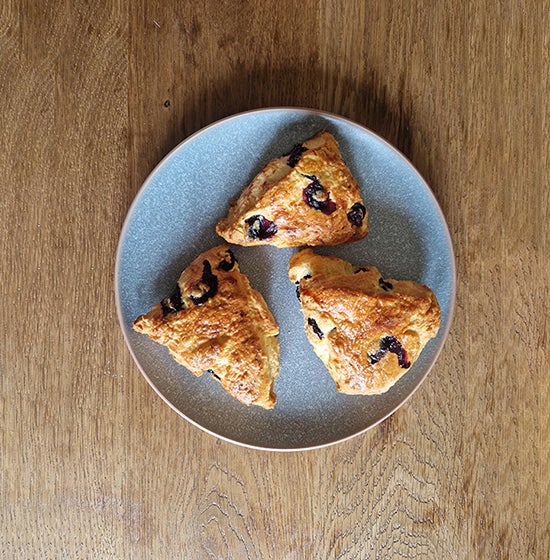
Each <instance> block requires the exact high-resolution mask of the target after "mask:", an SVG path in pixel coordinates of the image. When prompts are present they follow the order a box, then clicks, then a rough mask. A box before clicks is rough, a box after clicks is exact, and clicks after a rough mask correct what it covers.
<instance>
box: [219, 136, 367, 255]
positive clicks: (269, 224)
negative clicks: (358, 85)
mask: <svg viewBox="0 0 550 560" xmlns="http://www.w3.org/2000/svg"><path fill="white" fill-rule="evenodd" d="M216 231H217V233H218V234H219V235H221V236H222V237H223V238H224V239H225V240H226V241H228V242H230V243H235V244H237V245H274V246H276V247H296V246H300V245H337V244H339V243H345V242H347V241H355V240H357V239H361V238H363V237H365V235H367V232H368V224H367V210H366V209H365V206H364V204H363V199H362V197H361V191H360V189H359V186H358V185H357V181H356V180H355V179H354V178H353V175H352V174H351V171H350V170H349V169H348V167H347V166H346V164H345V163H344V160H343V159H342V156H341V155H340V151H339V150H338V143H337V142H336V140H335V139H334V137H333V136H332V135H331V134H330V133H328V132H326V131H323V132H321V133H319V134H317V135H316V136H314V137H313V138H310V139H309V140H307V141H306V142H304V143H303V144H297V145H295V146H294V148H293V149H292V150H291V151H290V153H288V154H286V155H284V156H282V157H280V158H278V159H274V160H272V161H270V162H269V163H268V164H267V165H266V166H265V167H264V168H263V169H262V171H261V172H260V173H259V174H258V175H257V176H256V177H255V178H254V179H253V181H252V182H251V183H250V184H249V185H248V186H247V187H246V188H245V189H244V190H243V192H242V194H241V196H240V197H239V199H238V200H237V201H236V202H234V203H232V207H231V209H230V210H229V214H228V216H227V217H226V218H223V219H222V220H220V221H219V222H218V225H217V227H216Z"/></svg>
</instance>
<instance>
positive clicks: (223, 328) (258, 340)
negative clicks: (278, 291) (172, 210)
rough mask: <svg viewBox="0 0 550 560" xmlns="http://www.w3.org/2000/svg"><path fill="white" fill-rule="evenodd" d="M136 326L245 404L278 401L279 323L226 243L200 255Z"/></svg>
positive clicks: (271, 403) (176, 358) (141, 317)
mask: <svg viewBox="0 0 550 560" xmlns="http://www.w3.org/2000/svg"><path fill="white" fill-rule="evenodd" d="M133 326H134V329H135V330H136V331H137V332H140V333H145V334H147V335H148V336H149V337H151V338H152V339H153V340H154V341H156V342H158V343H160V344H163V345H164V346H166V347H167V348H168V350H169V352H170V354H171V355H172V356H173V357H174V359H175V360H176V361H178V362H179V363H180V364H182V365H184V366H185V367H186V368H187V369H188V370H189V371H190V372H191V373H193V374H194V375H197V376H200V375H202V374H203V373H204V372H208V373H210V374H211V375H212V376H213V377H215V378H216V379H217V380H218V381H219V382H220V383H221V384H222V386H223V388H224V389H225V390H226V391H227V392H228V393H229V394H230V395H232V396H233V397H235V398H236V399H238V400H239V401H241V402H242V403H244V404H245V405H258V406H261V407H263V408H273V406H274V405H275V401H276V397H275V393H274V392H273V383H274V381H275V378H276V377H277V375H278V372H279V342H278V339H277V335H278V334H279V328H278V326H277V324H276V323H275V319H274V318H273V315H272V314H271V312H270V311H269V310H268V308H267V305H266V303H265V301H264V299H263V298H262V296H261V295H260V293H259V292H257V291H256V290H254V289H252V288H251V286H250V283H249V281H248V279H247V277H246V276H245V275H244V274H242V273H241V272H240V271H239V265H238V264H237V262H236V260H235V257H234V255H233V253H232V252H231V250H230V249H229V247H228V246H227V245H221V246H219V247H215V248H214V249H210V250H209V251H206V252H204V253H202V254H201V255H199V256H198V257H197V258H196V259H195V260H194V261H193V262H192V263H191V264H190V265H189V267H188V268H186V269H185V270H184V271H183V272H182V274H181V276H180V278H179V280H178V283H177V285H176V289H175V291H174V293H173V294H172V295H171V296H170V297H167V298H165V299H163V300H162V301H161V302H160V303H157V304H156V305H154V306H153V308H152V309H151V311H149V313H147V314H146V315H141V316H140V317H138V318H137V319H136V320H135V322H134V325H133Z"/></svg>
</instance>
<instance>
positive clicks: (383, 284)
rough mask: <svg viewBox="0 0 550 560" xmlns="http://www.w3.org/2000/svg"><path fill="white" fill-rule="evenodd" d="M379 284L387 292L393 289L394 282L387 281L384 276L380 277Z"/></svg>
mask: <svg viewBox="0 0 550 560" xmlns="http://www.w3.org/2000/svg"><path fill="white" fill-rule="evenodd" d="M378 284H379V286H380V287H381V288H382V289H383V290H384V291H385V292H387V291H389V290H393V284H392V283H391V282H386V281H385V280H384V279H383V278H379V279H378Z"/></svg>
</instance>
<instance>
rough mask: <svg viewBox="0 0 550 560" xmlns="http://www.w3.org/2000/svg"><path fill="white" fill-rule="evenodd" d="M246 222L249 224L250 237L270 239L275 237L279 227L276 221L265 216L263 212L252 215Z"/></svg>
mask: <svg viewBox="0 0 550 560" xmlns="http://www.w3.org/2000/svg"><path fill="white" fill-rule="evenodd" d="M245 223H246V224H247V225H248V237H250V239H269V238H270V237H273V236H274V235H275V234H276V233H277V231H278V229H279V228H278V227H277V224H276V223H275V222H272V221H270V220H268V219H267V218H264V216H262V215H261V214H256V215H255V216H251V217H250V218H248V219H247V220H245Z"/></svg>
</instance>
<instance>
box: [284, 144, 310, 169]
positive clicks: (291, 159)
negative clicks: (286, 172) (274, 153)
mask: <svg viewBox="0 0 550 560" xmlns="http://www.w3.org/2000/svg"><path fill="white" fill-rule="evenodd" d="M304 152H307V148H304V147H303V146H302V144H295V145H294V148H292V150H290V152H288V154H284V155H283V157H287V156H288V159H287V161H286V164H287V165H288V166H289V167H295V166H296V164H297V163H298V162H299V161H300V158H301V157H302V154H303V153H304Z"/></svg>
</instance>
